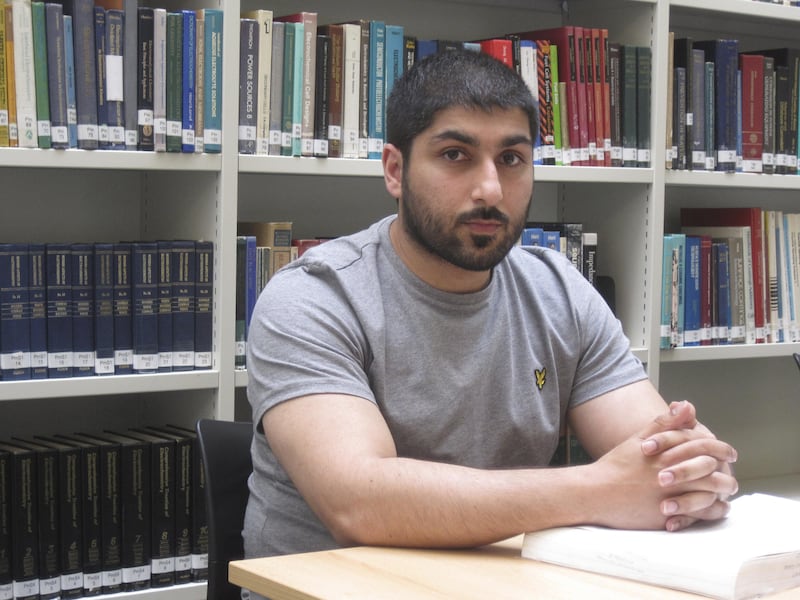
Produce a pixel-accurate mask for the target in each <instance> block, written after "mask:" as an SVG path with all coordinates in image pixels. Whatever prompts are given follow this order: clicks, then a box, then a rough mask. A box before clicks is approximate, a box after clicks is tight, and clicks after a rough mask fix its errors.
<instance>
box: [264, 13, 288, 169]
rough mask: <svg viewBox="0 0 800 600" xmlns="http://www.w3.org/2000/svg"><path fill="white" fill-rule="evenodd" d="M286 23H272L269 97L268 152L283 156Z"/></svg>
mask: <svg viewBox="0 0 800 600" xmlns="http://www.w3.org/2000/svg"><path fill="white" fill-rule="evenodd" d="M285 29H286V24H285V23H279V22H277V21H273V23H272V61H271V62H272V68H271V69H270V73H271V74H272V85H271V88H270V96H269V147H268V149H267V152H268V153H269V154H271V155H275V156H278V155H280V154H281V147H282V139H283V53H284V46H285V35H284V34H285Z"/></svg>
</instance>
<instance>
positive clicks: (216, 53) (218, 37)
mask: <svg viewBox="0 0 800 600" xmlns="http://www.w3.org/2000/svg"><path fill="white" fill-rule="evenodd" d="M204 13H205V21H206V24H205V33H204V36H205V43H204V46H205V58H204V60H205V67H204V68H203V77H204V79H205V81H204V83H203V94H204V99H203V111H204V113H203V151H204V152H207V153H219V152H222V89H221V88H220V84H221V83H222V23H223V12H222V10H220V9H216V8H206V9H204Z"/></svg>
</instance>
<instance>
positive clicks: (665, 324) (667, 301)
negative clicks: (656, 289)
mask: <svg viewBox="0 0 800 600" xmlns="http://www.w3.org/2000/svg"><path fill="white" fill-rule="evenodd" d="M672 240H673V239H672V234H667V235H665V236H664V243H663V248H662V253H661V321H660V324H659V348H660V349H661V350H668V349H670V348H671V347H672V336H671V335H670V321H671V318H672V300H673V297H675V298H677V284H676V278H677V274H678V264H677V260H676V256H675V254H674V253H673V243H672Z"/></svg>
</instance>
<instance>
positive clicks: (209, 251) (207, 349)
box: [194, 240, 214, 369]
mask: <svg viewBox="0 0 800 600" xmlns="http://www.w3.org/2000/svg"><path fill="white" fill-rule="evenodd" d="M195 254H196V258H197V265H196V266H195V277H196V278H197V282H196V284H195V303H194V306H195V316H194V368H195V369H210V368H211V366H212V364H213V359H214V355H213V350H214V242H212V241H210V240H198V241H197V242H196V243H195Z"/></svg>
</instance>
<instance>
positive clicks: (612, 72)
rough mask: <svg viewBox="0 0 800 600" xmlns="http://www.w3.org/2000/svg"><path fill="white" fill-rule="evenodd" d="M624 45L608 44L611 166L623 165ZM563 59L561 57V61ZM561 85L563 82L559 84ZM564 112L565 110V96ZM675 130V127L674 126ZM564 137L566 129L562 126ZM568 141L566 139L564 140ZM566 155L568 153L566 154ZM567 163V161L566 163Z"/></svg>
mask: <svg viewBox="0 0 800 600" xmlns="http://www.w3.org/2000/svg"><path fill="white" fill-rule="evenodd" d="M621 53H622V47H621V46H620V44H618V43H613V42H612V43H609V44H608V73H609V74H608V77H609V80H608V97H609V99H608V104H609V106H608V110H609V120H610V123H609V127H610V128H611V166H612V167H621V166H622V71H621V69H622V64H621V62H620V58H621ZM560 60H561V59H560V58H559V61H560ZM559 85H561V84H559ZM561 102H562V112H564V108H565V107H563V98H561ZM673 131H674V127H673ZM561 135H562V138H563V136H564V130H563V127H562V133H561ZM563 143H566V140H564V141H563ZM565 157H566V155H565ZM565 164H566V163H565Z"/></svg>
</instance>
